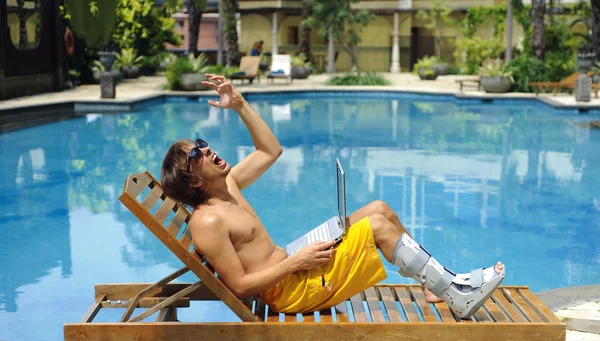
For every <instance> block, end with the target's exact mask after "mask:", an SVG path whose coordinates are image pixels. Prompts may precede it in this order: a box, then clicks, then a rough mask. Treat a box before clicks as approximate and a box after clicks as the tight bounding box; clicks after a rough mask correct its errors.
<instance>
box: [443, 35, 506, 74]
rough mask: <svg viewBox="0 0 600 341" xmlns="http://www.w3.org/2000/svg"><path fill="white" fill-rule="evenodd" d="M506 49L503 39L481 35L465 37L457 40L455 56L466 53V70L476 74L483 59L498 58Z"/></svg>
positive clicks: (468, 72)
mask: <svg viewBox="0 0 600 341" xmlns="http://www.w3.org/2000/svg"><path fill="white" fill-rule="evenodd" d="M503 50H504V44H502V40H501V39H492V40H489V39H483V38H480V37H472V38H463V39H458V40H457V41H456V51H455V52H454V54H455V56H457V57H460V56H462V55H463V53H465V55H466V61H465V72H466V73H467V74H471V75H473V74H476V73H477V71H479V67H480V66H481V63H483V61H485V60H488V59H493V58H498V57H499V56H500V54H501V53H502V51H503Z"/></svg>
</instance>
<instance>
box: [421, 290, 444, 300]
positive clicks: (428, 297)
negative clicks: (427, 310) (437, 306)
mask: <svg viewBox="0 0 600 341" xmlns="http://www.w3.org/2000/svg"><path fill="white" fill-rule="evenodd" d="M423 294H425V301H426V302H427V303H439V302H442V301H443V300H442V299H441V298H439V297H437V296H435V295H434V294H433V293H432V292H431V291H429V289H427V288H425V287H423Z"/></svg>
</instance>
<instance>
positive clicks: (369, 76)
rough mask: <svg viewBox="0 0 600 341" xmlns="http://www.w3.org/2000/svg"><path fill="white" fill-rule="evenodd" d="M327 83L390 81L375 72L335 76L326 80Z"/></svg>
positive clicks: (380, 82) (363, 83)
mask: <svg viewBox="0 0 600 341" xmlns="http://www.w3.org/2000/svg"><path fill="white" fill-rule="evenodd" d="M327 84H329V85H389V84H390V82H389V81H387V80H386V79H385V78H383V77H381V76H380V75H378V74H376V73H365V74H354V73H352V74H347V75H343V76H335V77H332V78H331V79H329V81H327Z"/></svg>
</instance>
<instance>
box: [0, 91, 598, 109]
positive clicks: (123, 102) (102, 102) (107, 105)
mask: <svg viewBox="0 0 600 341" xmlns="http://www.w3.org/2000/svg"><path fill="white" fill-rule="evenodd" d="M238 90H239V91H240V93H241V94H242V95H249V94H279V93H306V92H365V91H366V92H384V93H401V94H408V95H410V94H414V95H417V96H440V97H448V96H451V97H454V98H455V99H457V100H473V101H482V102H486V101H495V100H498V101H503V100H520V101H539V102H540V103H541V104H545V105H548V106H550V107H552V108H554V109H558V110H577V111H579V112H580V113H585V112H588V111H591V110H600V104H564V103H561V102H559V101H556V100H554V99H552V98H550V97H547V96H536V95H533V94H526V93H509V94H488V93H486V94H482V95H474V94H467V93H464V92H453V91H436V92H431V91H425V90H419V89H393V88H384V87H368V88H367V89H366V88H364V87H353V86H336V87H314V88H293V87H292V88H287V89H286V88H280V89H259V88H253V89H238ZM214 96H215V94H214V93H212V92H210V93H208V92H206V91H185V92H184V91H165V90H157V91H156V92H155V93H152V94H146V95H141V96H138V97H132V98H126V99H101V98H98V99H97V100H90V99H73V100H57V101H46V102H44V103H36V104H17V105H13V106H8V107H5V108H0V116H1V115H6V114H11V113H18V112H19V111H23V110H27V111H31V110H35V109H42V108H44V109H46V108H48V107H49V106H50V107H60V106H72V108H71V109H72V110H73V111H74V112H75V113H83V112H92V111H93V112H98V113H111V112H123V111H131V110H135V106H136V105H140V104H144V103H146V102H148V101H153V100H160V99H166V98H168V97H188V98H199V97H214Z"/></svg>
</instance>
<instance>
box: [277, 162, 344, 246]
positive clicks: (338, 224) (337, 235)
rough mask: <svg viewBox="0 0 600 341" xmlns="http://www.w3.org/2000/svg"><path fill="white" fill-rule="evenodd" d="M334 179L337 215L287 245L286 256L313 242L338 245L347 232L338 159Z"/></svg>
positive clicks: (342, 173) (342, 185)
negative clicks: (330, 242) (332, 241)
mask: <svg viewBox="0 0 600 341" xmlns="http://www.w3.org/2000/svg"><path fill="white" fill-rule="evenodd" d="M335 178H336V186H337V205H338V214H337V215H336V216H333V217H331V218H330V219H329V220H327V221H326V222H324V223H323V224H321V225H319V226H317V227H316V228H314V229H313V230H311V231H310V232H308V233H307V234H305V235H303V236H302V237H300V238H298V239H296V240H294V241H293V242H291V243H289V244H288V245H287V246H286V248H285V251H286V252H287V254H288V255H290V256H291V255H293V254H294V253H296V252H298V251H300V250H302V248H304V247H305V246H307V245H309V244H312V243H314V242H319V241H320V242H328V241H331V240H335V242H336V244H337V243H339V242H340V241H341V240H342V238H343V237H344V235H346V233H347V232H348V227H347V226H346V180H345V173H344V168H342V164H341V163H340V160H339V159H337V158H336V159H335Z"/></svg>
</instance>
